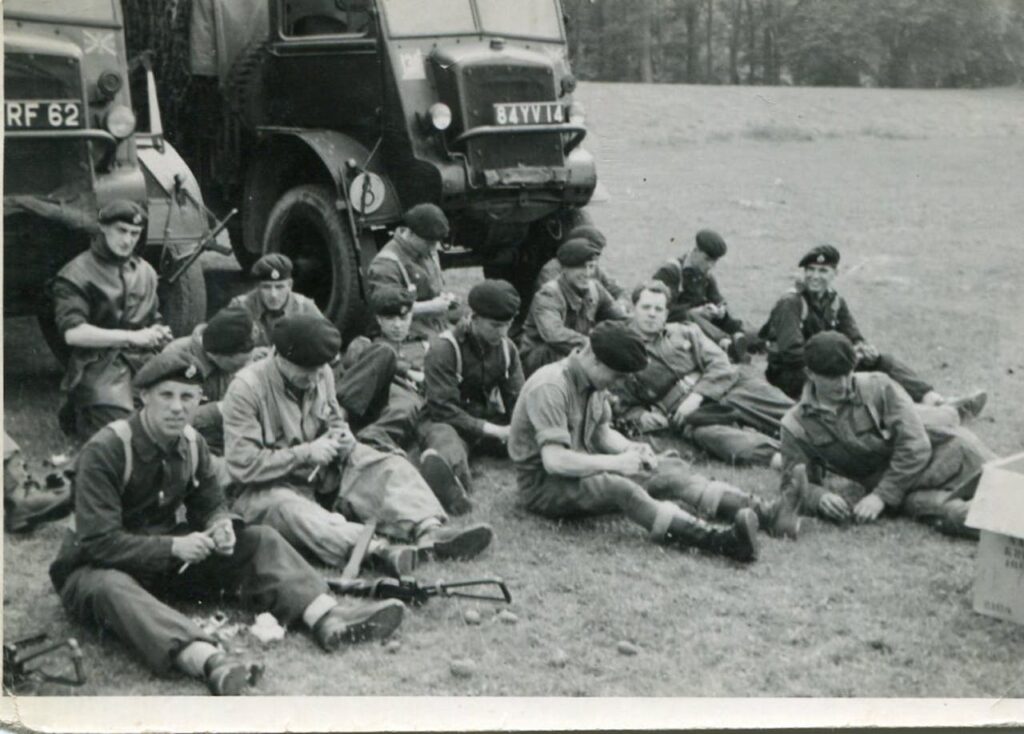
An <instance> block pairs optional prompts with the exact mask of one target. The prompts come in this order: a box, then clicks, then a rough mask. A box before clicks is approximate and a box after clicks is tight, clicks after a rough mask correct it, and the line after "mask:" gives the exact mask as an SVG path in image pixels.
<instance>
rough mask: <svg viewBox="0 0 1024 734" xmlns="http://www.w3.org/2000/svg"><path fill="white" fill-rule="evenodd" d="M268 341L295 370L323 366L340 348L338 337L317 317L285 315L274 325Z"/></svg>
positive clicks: (326, 321) (337, 334) (323, 319)
mask: <svg viewBox="0 0 1024 734" xmlns="http://www.w3.org/2000/svg"><path fill="white" fill-rule="evenodd" d="M270 338H271V341H272V342H273V343H274V348H275V349H276V350H277V353H278V354H280V355H281V356H282V357H284V358H285V359H287V360H288V361H289V362H291V363H293V364H297V365H298V366H299V367H307V368H312V367H319V366H321V365H324V364H327V363H328V362H330V361H331V360H332V359H334V358H335V357H337V356H338V350H339V349H341V334H340V333H339V332H338V330H337V329H336V328H335V327H334V324H332V323H331V322H330V321H328V320H327V319H325V318H324V317H323V316H320V315H318V314H295V315H292V316H285V317H283V318H282V319H280V320H279V321H278V322H277V323H276V324H274V333H273V334H272V335H271V337H270Z"/></svg>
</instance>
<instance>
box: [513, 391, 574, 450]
mask: <svg viewBox="0 0 1024 734" xmlns="http://www.w3.org/2000/svg"><path fill="white" fill-rule="evenodd" d="M524 399H525V400H526V406H525V407H526V415H527V417H529V419H530V424H531V425H532V426H533V431H534V437H535V440H536V441H537V446H539V447H541V448H543V447H544V446H545V445H547V444H549V443H556V444H560V445H562V446H566V447H571V446H572V436H571V435H570V433H569V419H568V416H567V415H566V412H565V411H566V405H565V400H566V396H565V393H564V392H563V391H562V389H561V388H560V387H559V386H557V385H541V386H540V387H538V388H537V389H536V390H532V391H530V393H529V394H528V395H527V396H526V397H525V398H524Z"/></svg>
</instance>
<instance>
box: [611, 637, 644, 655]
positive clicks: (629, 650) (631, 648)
mask: <svg viewBox="0 0 1024 734" xmlns="http://www.w3.org/2000/svg"><path fill="white" fill-rule="evenodd" d="M615 649H616V650H618V651H619V655H636V654H637V653H638V652H640V650H639V649H638V648H637V646H636V645H634V644H633V643H632V642H627V641H626V640H622V641H621V642H620V643H619V644H618V645H616V646H615Z"/></svg>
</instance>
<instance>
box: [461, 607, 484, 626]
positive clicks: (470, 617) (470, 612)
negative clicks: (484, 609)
mask: <svg viewBox="0 0 1024 734" xmlns="http://www.w3.org/2000/svg"><path fill="white" fill-rule="evenodd" d="M462 618H463V619H464V620H466V624H480V623H481V622H482V621H483V619H482V618H481V617H480V612H478V611H477V610H475V609H467V610H466V611H465V612H463V613H462Z"/></svg>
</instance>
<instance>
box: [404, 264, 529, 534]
mask: <svg viewBox="0 0 1024 734" xmlns="http://www.w3.org/2000/svg"><path fill="white" fill-rule="evenodd" d="M468 303H469V309H470V312H471V316H470V319H469V320H468V321H465V322H462V323H460V324H458V325H457V326H455V327H454V328H453V329H451V330H450V331H446V332H443V333H442V334H441V335H440V336H438V337H435V338H434V340H433V342H432V343H431V345H430V351H429V352H427V360H426V396H427V405H426V420H425V421H424V422H423V423H421V425H420V436H421V445H422V446H424V447H425V450H424V451H423V453H422V454H421V455H420V471H421V472H422V473H423V475H424V476H425V477H427V478H428V481H429V480H430V478H431V477H432V476H433V475H434V474H440V475H441V476H447V475H448V474H451V473H454V475H455V477H456V489H457V490H458V491H457V492H455V493H453V494H452V495H451V496H449V497H441V503H442V504H443V505H445V509H446V510H448V511H449V512H451V513H452V514H456V515H458V514H462V513H464V512H467V511H469V509H470V502H469V499H468V497H467V493H470V492H472V489H473V487H472V477H471V476H470V473H469V455H470V452H479V453H486V454H488V455H491V456H499V457H506V456H508V453H507V449H506V444H507V442H508V434H509V427H508V422H509V419H510V417H511V415H512V408H513V407H514V406H515V404H516V399H517V398H518V397H519V391H520V390H521V389H522V387H523V366H522V364H521V363H520V361H519V352H518V351H517V350H516V347H515V345H514V344H513V343H512V341H511V339H509V338H508V330H509V328H510V327H511V326H512V320H513V319H514V318H515V317H516V314H517V313H518V312H519V293H517V292H516V289H515V288H514V287H513V286H512V284H511V283H509V282H507V281H504V280H485V281H483V282H482V283H478V284H477V285H475V286H473V288H472V289H471V290H470V292H469V298H468ZM433 484H438V485H441V484H443V483H442V482H439V481H436V480H435V481H434V482H432V485H433Z"/></svg>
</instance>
